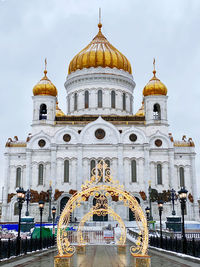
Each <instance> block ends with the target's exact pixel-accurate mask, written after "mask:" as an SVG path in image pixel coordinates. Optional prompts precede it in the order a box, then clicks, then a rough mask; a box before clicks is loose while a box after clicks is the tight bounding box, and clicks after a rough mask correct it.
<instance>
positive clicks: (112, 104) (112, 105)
mask: <svg viewBox="0 0 200 267" xmlns="http://www.w3.org/2000/svg"><path fill="white" fill-rule="evenodd" d="M111 108H115V91H112V92H111Z"/></svg>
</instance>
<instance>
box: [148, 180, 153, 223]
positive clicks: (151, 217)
mask: <svg viewBox="0 0 200 267" xmlns="http://www.w3.org/2000/svg"><path fill="white" fill-rule="evenodd" d="M149 207H150V217H149V220H150V221H153V216H152V208H151V181H149Z"/></svg>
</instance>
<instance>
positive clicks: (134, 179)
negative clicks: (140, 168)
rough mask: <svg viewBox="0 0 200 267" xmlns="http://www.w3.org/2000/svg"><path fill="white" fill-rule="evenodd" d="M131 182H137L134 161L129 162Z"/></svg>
mask: <svg viewBox="0 0 200 267" xmlns="http://www.w3.org/2000/svg"><path fill="white" fill-rule="evenodd" d="M131 182H132V183H136V182H137V169H136V161H135V160H131Z"/></svg>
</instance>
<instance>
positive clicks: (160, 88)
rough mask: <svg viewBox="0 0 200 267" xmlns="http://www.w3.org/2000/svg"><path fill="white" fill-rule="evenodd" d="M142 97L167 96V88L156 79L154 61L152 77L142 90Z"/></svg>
mask: <svg viewBox="0 0 200 267" xmlns="http://www.w3.org/2000/svg"><path fill="white" fill-rule="evenodd" d="M143 95H144V96H148V95H167V87H166V86H165V85H164V84H163V83H162V82H161V81H160V80H159V79H158V78H157V77H156V70H155V61H154V70H153V77H152V78H151V80H150V81H149V82H148V83H147V85H146V86H145V87H144V89H143Z"/></svg>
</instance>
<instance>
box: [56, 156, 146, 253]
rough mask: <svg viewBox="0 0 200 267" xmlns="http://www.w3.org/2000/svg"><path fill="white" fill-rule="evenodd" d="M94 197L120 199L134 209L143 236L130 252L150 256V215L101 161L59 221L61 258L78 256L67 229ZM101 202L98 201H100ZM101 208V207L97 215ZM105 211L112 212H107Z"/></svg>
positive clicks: (72, 198)
mask: <svg viewBox="0 0 200 267" xmlns="http://www.w3.org/2000/svg"><path fill="white" fill-rule="evenodd" d="M90 196H93V197H95V198H97V200H98V198H99V197H100V198H104V199H106V198H107V197H115V198H118V201H120V202H121V203H122V204H123V205H124V206H125V207H128V208H130V209H131V210H132V211H133V212H134V214H135V219H136V223H137V226H138V229H139V237H138V239H137V242H136V244H135V245H134V246H132V247H131V249H130V251H131V253H133V254H140V255H146V254H147V248H148V228H147V220H146V216H145V215H144V213H143V210H142V208H141V207H140V205H139V204H138V202H137V200H136V199H135V197H134V196H132V195H131V194H130V193H129V192H127V191H125V190H124V186H123V185H120V184H119V182H118V181H115V180H113V177H112V173H111V170H110V168H109V167H108V165H107V164H106V163H105V162H104V161H103V160H101V161H100V162H99V163H98V164H97V166H96V167H95V168H94V169H93V170H92V176H91V179H90V181H86V182H85V184H83V185H82V187H81V190H80V191H79V192H76V193H75V194H74V195H73V196H72V197H71V198H70V199H69V201H68V202H67V204H66V206H65V208H64V210H63V212H62V214H61V216H60V219H59V222H58V228H57V248H58V253H59V256H72V255H73V254H74V253H75V247H74V246H72V245H71V244H70V242H69V240H68V238H67V227H68V224H69V220H70V214H71V213H72V212H73V211H74V210H75V209H76V208H78V207H80V206H81V205H82V204H83V203H84V202H85V201H86V200H87V199H88V198H89V197H90ZM97 203H98V201H97ZM100 209H101V207H100V205H99V207H98V208H97V212H101V211H100ZM105 210H106V209H105V208H104V211H102V212H108V209H107V211H105Z"/></svg>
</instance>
